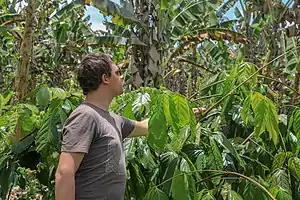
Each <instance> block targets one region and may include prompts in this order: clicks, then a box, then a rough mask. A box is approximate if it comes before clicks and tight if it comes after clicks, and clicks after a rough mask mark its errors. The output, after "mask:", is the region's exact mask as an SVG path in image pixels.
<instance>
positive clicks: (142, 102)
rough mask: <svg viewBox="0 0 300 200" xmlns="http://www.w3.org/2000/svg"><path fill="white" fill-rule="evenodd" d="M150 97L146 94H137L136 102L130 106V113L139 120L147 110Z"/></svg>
mask: <svg viewBox="0 0 300 200" xmlns="http://www.w3.org/2000/svg"><path fill="white" fill-rule="evenodd" d="M149 101H150V95H149V94H148V93H138V94H137V98H136V100H135V101H134V102H133V104H132V112H133V114H134V115H135V117H136V118H137V119H138V118H141V116H142V115H143V113H144V112H145V111H146V109H147V108H148V105H149Z"/></svg>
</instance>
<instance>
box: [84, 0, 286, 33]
mask: <svg viewBox="0 0 300 200" xmlns="http://www.w3.org/2000/svg"><path fill="white" fill-rule="evenodd" d="M111 1H114V2H116V3H118V4H119V3H120V0H111ZM226 1H227V0H225V2H226ZM282 1H283V2H284V3H286V2H287V1H288V0H282ZM235 7H237V8H238V9H241V4H240V1H238V2H237V3H236V4H235V6H234V7H232V8H231V9H229V10H228V12H227V13H226V16H227V17H228V19H229V20H231V19H235V18H236V17H235V15H234V9H235ZM85 15H86V16H87V15H90V23H91V24H92V29H93V30H99V29H100V30H105V26H104V25H103V23H102V21H103V15H102V14H101V13H100V12H99V10H98V9H97V8H95V7H93V6H86V13H85Z"/></svg>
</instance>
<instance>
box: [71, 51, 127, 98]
mask: <svg viewBox="0 0 300 200" xmlns="http://www.w3.org/2000/svg"><path fill="white" fill-rule="evenodd" d="M77 79H78V82H79V85H80V87H81V88H82V90H83V93H84V94H85V95H87V94H88V93H90V92H94V91H96V90H99V89H100V88H103V90H102V91H105V92H106V93H107V94H104V95H111V96H113V97H115V96H118V95H120V94H122V93H123V89H122V86H123V81H122V77H121V72H120V71H119V69H118V67H117V66H116V64H115V63H113V61H112V60H111V58H110V56H109V55H107V54H103V53H90V54H88V55H87V56H85V57H84V59H83V60H82V62H81V64H80V66H79V69H78V73H77Z"/></svg>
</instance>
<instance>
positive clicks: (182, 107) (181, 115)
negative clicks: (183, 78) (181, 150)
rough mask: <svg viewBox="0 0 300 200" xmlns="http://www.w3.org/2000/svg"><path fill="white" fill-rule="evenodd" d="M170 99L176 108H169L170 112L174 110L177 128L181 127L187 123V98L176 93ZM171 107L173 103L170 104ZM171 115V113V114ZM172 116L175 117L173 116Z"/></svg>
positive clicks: (188, 117)
mask: <svg viewBox="0 0 300 200" xmlns="http://www.w3.org/2000/svg"><path fill="white" fill-rule="evenodd" d="M172 100H173V102H174V104H175V108H176V110H171V112H172V111H173V112H176V114H177V116H178V119H179V128H183V127H184V126H186V125H188V124H189V121H190V120H189V119H190V113H189V105H188V102H187V100H186V99H185V98H184V97H182V96H180V95H179V94H176V95H174V96H173V97H172ZM171 109H173V105H172V104H171ZM171 115H172V114H171ZM173 118H175V117H174V116H173Z"/></svg>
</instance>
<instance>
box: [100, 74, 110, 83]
mask: <svg viewBox="0 0 300 200" xmlns="http://www.w3.org/2000/svg"><path fill="white" fill-rule="evenodd" d="M101 81H102V83H103V84H109V77H108V76H107V74H102V76H101Z"/></svg>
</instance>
